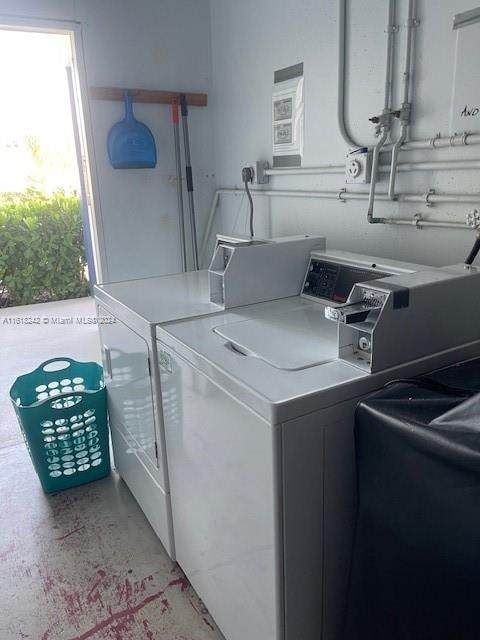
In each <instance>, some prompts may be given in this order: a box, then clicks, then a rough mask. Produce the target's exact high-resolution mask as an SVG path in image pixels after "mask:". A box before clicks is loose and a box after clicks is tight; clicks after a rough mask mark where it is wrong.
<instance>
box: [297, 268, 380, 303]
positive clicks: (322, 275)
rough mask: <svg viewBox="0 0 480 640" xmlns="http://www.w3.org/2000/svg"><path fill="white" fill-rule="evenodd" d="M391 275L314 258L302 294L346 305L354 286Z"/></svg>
mask: <svg viewBox="0 0 480 640" xmlns="http://www.w3.org/2000/svg"><path fill="white" fill-rule="evenodd" d="M389 275H391V273H385V272H382V271H378V270H376V269H374V268H372V269H365V268H363V267H360V266H359V267H357V266H354V265H348V264H341V263H336V262H330V261H327V260H322V259H319V258H314V257H312V258H311V259H310V264H309V266H308V270H307V274H306V276H305V282H304V283H303V290H302V294H303V295H304V296H308V297H312V298H323V299H325V300H331V301H333V302H338V303H344V302H346V301H347V298H348V296H349V295H350V291H351V290H352V287H353V285H354V284H356V283H357V282H367V281H368V280H376V279H378V278H385V277H386V276H389Z"/></svg>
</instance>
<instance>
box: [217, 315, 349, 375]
mask: <svg viewBox="0 0 480 640" xmlns="http://www.w3.org/2000/svg"><path fill="white" fill-rule="evenodd" d="M213 330H214V332H215V333H216V334H218V335H219V336H221V337H222V338H225V340H227V341H228V342H229V343H230V345H231V346H232V348H233V349H235V350H237V351H239V352H240V353H242V354H244V355H246V356H250V357H254V358H259V359H260V360H263V361H264V362H266V363H267V364H269V365H271V366H272V367H276V368H277V369H284V370H287V371H298V370H301V369H307V368H309V367H314V366H316V365H319V364H322V363H325V362H330V361H331V360H336V359H337V357H338V337H337V334H338V327H337V325H336V323H334V322H330V321H329V320H327V319H326V318H325V316H324V306H323V305H322V304H314V305H308V306H307V305H305V306H302V307H300V308H296V309H293V310H286V311H284V312H280V313H277V314H272V315H271V316H270V317H269V318H256V319H250V320H243V321H240V322H232V323H229V324H228V323H227V324H222V325H217V326H216V327H214V329H213Z"/></svg>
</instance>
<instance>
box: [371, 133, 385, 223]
mask: <svg viewBox="0 0 480 640" xmlns="http://www.w3.org/2000/svg"><path fill="white" fill-rule="evenodd" d="M389 130H390V127H389V126H388V125H383V126H382V135H381V137H380V139H379V141H378V142H377V144H376V145H375V149H374V151H373V160H372V177H371V180H370V192H369V195H368V209H367V220H368V222H370V223H373V222H374V221H375V218H374V217H373V208H374V206H375V189H376V186H377V175H378V166H379V161H380V151H381V149H382V147H383V145H384V144H385V142H386V141H387V137H388V132H389Z"/></svg>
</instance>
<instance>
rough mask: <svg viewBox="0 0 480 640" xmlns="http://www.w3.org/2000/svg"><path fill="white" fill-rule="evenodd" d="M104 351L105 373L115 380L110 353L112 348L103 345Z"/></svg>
mask: <svg viewBox="0 0 480 640" xmlns="http://www.w3.org/2000/svg"><path fill="white" fill-rule="evenodd" d="M103 350H104V352H105V373H106V374H107V376H108V377H109V378H113V373H112V354H111V352H110V347H107V346H106V345H103Z"/></svg>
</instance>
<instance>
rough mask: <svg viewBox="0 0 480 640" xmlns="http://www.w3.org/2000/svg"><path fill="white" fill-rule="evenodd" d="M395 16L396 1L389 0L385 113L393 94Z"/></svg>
mask: <svg viewBox="0 0 480 640" xmlns="http://www.w3.org/2000/svg"><path fill="white" fill-rule="evenodd" d="M395 14H396V0H389V3H388V24H387V61H386V69H385V95H384V101H383V108H384V110H385V111H390V109H391V108H392V93H393V62H394V49H395V40H394V35H395V29H396V26H395Z"/></svg>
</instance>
